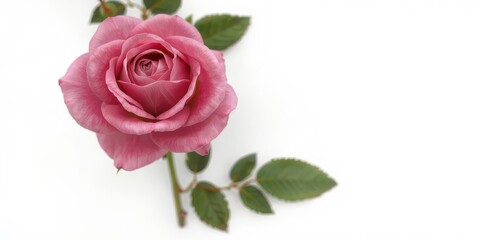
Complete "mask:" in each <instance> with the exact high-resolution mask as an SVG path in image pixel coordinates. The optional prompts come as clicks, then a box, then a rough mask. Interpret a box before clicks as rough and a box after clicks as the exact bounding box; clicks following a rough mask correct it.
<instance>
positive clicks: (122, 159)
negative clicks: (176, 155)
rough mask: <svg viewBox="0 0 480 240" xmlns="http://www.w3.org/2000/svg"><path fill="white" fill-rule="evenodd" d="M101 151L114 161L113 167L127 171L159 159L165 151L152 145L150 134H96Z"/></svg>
mask: <svg viewBox="0 0 480 240" xmlns="http://www.w3.org/2000/svg"><path fill="white" fill-rule="evenodd" d="M97 138H98V142H99V143H100V146H102V148H103V150H105V152H106V153H107V154H108V156H110V157H111V158H112V159H113V160H114V161H115V167H117V168H118V169H125V170H128V171H131V170H135V169H137V168H141V167H143V166H146V165H148V164H150V163H152V162H154V161H155V160H157V159H160V158H161V157H162V156H163V155H165V153H167V151H166V150H165V149H163V148H160V147H158V146H157V145H156V144H155V143H153V141H152V139H151V136H150V134H147V135H141V136H137V135H127V134H123V133H118V134H97Z"/></svg>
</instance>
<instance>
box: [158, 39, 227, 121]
mask: <svg viewBox="0 0 480 240" xmlns="http://www.w3.org/2000/svg"><path fill="white" fill-rule="evenodd" d="M166 41H168V42H169V43H170V44H171V45H172V47H173V48H175V49H177V50H179V51H180V52H182V53H183V54H185V55H187V56H188V57H190V58H193V59H195V60H197V61H198V62H199V63H200V67H201V68H202V69H201V72H200V76H199V79H198V83H197V88H196V90H195V94H194V98H192V99H191V100H190V102H189V103H188V105H189V106H190V118H189V119H188V122H187V124H186V125H187V126H190V125H194V124H196V123H199V122H201V121H203V120H205V119H206V118H208V117H209V116H210V115H211V114H212V113H213V112H214V111H215V110H216V109H217V107H218V106H219V105H220V103H221V102H222V100H223V98H224V92H225V88H226V86H227V77H226V75H225V67H224V64H223V62H219V61H218V59H217V57H216V56H215V54H214V52H213V51H212V50H210V49H208V48H207V47H206V46H205V45H203V44H200V43H199V42H197V41H195V40H192V39H188V38H185V37H169V38H167V39H166Z"/></svg>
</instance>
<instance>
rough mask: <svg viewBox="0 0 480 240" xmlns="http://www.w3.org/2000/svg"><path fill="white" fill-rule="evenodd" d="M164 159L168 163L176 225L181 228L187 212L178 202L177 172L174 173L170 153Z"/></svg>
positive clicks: (179, 190)
mask: <svg viewBox="0 0 480 240" xmlns="http://www.w3.org/2000/svg"><path fill="white" fill-rule="evenodd" d="M166 157H167V162H168V170H169V172H170V179H171V182H172V189H173V197H174V199H175V209H176V212H177V220H178V225H179V226H180V227H183V226H185V217H186V215H187V212H185V210H183V207H182V202H181V201H180V192H181V188H180V185H179V184H178V179H177V172H176V171H175V164H174V163H173V154H172V153H171V152H168V153H167V155H166Z"/></svg>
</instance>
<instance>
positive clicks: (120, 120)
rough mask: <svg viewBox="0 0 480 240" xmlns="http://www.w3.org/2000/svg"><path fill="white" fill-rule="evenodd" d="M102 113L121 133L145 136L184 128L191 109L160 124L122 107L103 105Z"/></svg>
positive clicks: (184, 110)
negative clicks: (146, 119)
mask: <svg viewBox="0 0 480 240" xmlns="http://www.w3.org/2000/svg"><path fill="white" fill-rule="evenodd" d="M102 112H103V115H104V116H105V118H106V119H107V121H108V122H109V123H110V124H112V125H113V126H114V127H115V128H117V129H118V130H119V131H120V132H122V133H126V134H134V135H144V134H148V133H151V132H153V131H157V132H165V131H173V130H176V129H178V128H180V127H182V126H183V124H185V122H186V121H187V119H188V113H189V109H188V108H185V109H183V110H182V111H180V112H179V113H178V114H176V115H174V116H173V117H171V118H169V119H166V120H161V121H158V122H148V121H144V120H143V119H140V118H138V117H135V116H133V115H132V114H131V113H129V112H127V111H125V109H123V107H122V106H120V105H108V104H103V105H102Z"/></svg>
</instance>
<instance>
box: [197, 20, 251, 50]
mask: <svg viewBox="0 0 480 240" xmlns="http://www.w3.org/2000/svg"><path fill="white" fill-rule="evenodd" d="M249 24H250V17H239V16H231V15H227V14H224V15H209V16H206V17H203V18H202V19H200V20H199V21H197V22H196V23H195V27H196V28H197V29H198V31H199V32H200V34H202V37H203V41H204V42H205V45H207V47H209V48H210V49H215V50H224V49H226V48H228V47H230V46H231V45H232V44H234V43H235V42H237V41H238V40H240V38H242V36H243V34H244V33H245V31H246V30H247V28H248V25H249Z"/></svg>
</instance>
